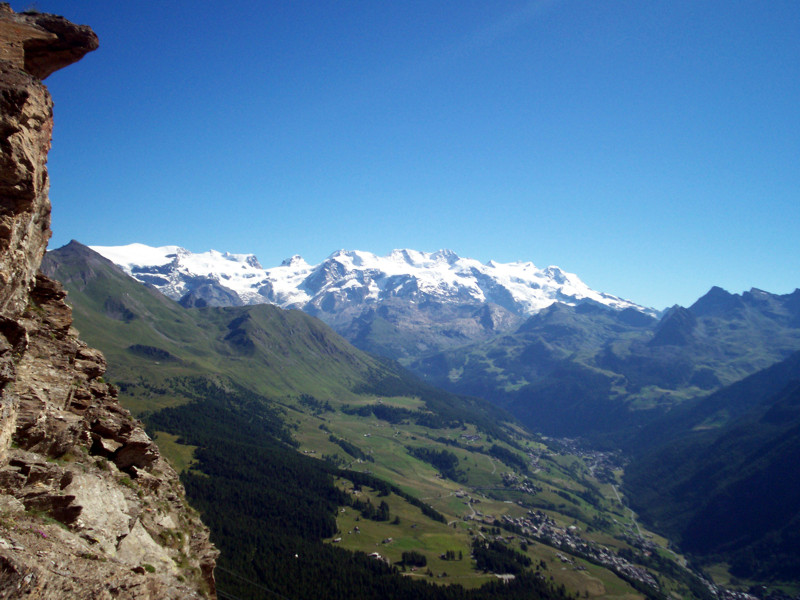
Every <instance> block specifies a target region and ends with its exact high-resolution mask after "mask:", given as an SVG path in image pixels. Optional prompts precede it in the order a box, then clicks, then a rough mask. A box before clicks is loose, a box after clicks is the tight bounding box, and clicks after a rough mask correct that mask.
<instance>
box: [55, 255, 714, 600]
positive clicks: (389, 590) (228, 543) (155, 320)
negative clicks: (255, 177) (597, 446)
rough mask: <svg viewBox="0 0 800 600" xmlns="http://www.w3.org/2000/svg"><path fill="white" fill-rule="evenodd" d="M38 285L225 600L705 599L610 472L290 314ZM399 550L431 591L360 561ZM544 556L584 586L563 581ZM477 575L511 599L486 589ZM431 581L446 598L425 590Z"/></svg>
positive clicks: (66, 259) (65, 277) (112, 269)
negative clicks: (206, 558)
mask: <svg viewBox="0 0 800 600" xmlns="http://www.w3.org/2000/svg"><path fill="white" fill-rule="evenodd" d="M42 269H43V271H44V272H45V273H49V274H51V275H53V276H57V277H59V278H60V279H61V280H62V281H63V282H64V285H65V288H66V289H67V290H68V291H69V296H68V298H69V301H70V302H71V303H72V305H73V306H74V314H75V325H76V326H77V327H78V328H79V329H80V330H81V333H82V335H83V336H85V337H86V338H87V339H90V340H92V342H93V343H96V344H97V345H98V346H100V347H101V348H102V349H103V351H104V352H105V354H106V355H107V357H108V360H109V365H110V366H109V370H108V374H107V376H108V378H109V380H110V381H111V382H113V384H114V385H115V386H117V387H118V389H119V395H120V398H121V399H122V400H123V402H125V403H126V405H127V406H129V407H130V408H131V409H132V410H133V411H134V412H135V413H136V414H137V415H139V416H141V417H142V418H143V420H144V421H145V423H146V424H147V425H148V427H149V429H150V431H151V433H152V434H153V435H154V436H156V439H157V441H158V443H159V444H160V445H161V446H162V448H163V449H164V452H165V454H167V455H168V456H169V457H170V458H171V459H172V460H174V461H175V463H176V466H177V468H179V469H181V471H182V475H181V477H182V480H183V482H184V485H185V486H186V489H187V493H188V496H189V499H190V500H191V501H192V503H193V504H194V505H195V506H196V507H197V508H198V509H199V510H201V512H202V514H203V518H204V520H205V521H206V522H207V523H208V525H209V527H210V528H211V531H212V534H213V536H214V539H215V543H217V544H218V546H219V548H220V549H221V551H222V555H221V556H220V559H219V566H220V570H219V572H218V583H219V586H220V590H224V591H225V593H229V594H232V595H235V596H236V597H239V598H256V597H262V596H261V595H260V591H259V590H258V589H254V588H253V587H252V585H248V584H247V582H246V581H243V580H241V579H238V578H237V577H236V576H234V575H242V576H244V577H246V578H247V579H248V580H249V581H251V582H256V584H257V585H262V586H267V587H269V589H271V590H275V591H276V592H278V593H279V594H283V595H284V596H286V597H315V598H364V599H365V600H366V599H367V598H374V597H378V596H390V597H396V598H409V599H410V598H415V599H416V598H441V599H443V600H444V599H445V598H453V599H456V598H457V599H463V600H467V599H472V600H479V599H482V598H502V597H521V596H525V597H537V598H542V599H547V598H554V599H555V598H559V599H560V600H564V599H565V598H566V594H565V592H564V591H563V589H562V588H560V587H559V586H561V585H565V586H567V587H568V588H569V589H570V590H574V592H575V593H581V594H583V595H585V594H586V593H588V592H590V591H591V592H592V593H593V594H595V595H598V596H602V597H606V598H627V597H631V595H633V594H635V592H636V591H637V590H646V591H647V593H648V594H652V593H655V590H656V588H655V587H654V585H657V586H663V587H664V589H669V590H672V591H675V592H676V593H680V594H691V593H692V592H691V590H696V589H701V590H702V589H703V584H701V582H700V580H699V579H698V578H697V577H696V576H695V575H693V574H691V573H690V572H688V571H686V570H684V569H681V568H679V567H678V565H677V564H676V563H674V561H672V559H668V560H667V561H666V562H664V563H656V562H653V561H650V560H649V559H647V557H646V555H645V554H644V551H645V549H647V548H655V546H653V545H649V544H650V543H649V542H647V541H645V540H644V539H643V538H642V539H639V538H637V537H636V536H637V534H636V533H635V526H634V523H633V522H632V521H631V519H630V517H629V515H628V514H627V511H626V510H625V508H624V506H623V505H622V504H621V502H620V500H619V497H618V496H617V495H616V493H615V488H614V481H615V480H614V475H613V473H612V471H613V468H614V464H615V463H614V458H613V457H612V456H610V455H608V456H606V455H602V454H600V455H598V454H594V453H584V452H581V451H579V450H577V449H570V448H563V447H560V446H558V445H556V444H554V445H553V446H552V447H550V446H548V445H547V444H545V443H543V442H542V440H541V439H539V438H537V437H536V436H532V435H530V434H529V433H528V432H527V431H525V429H524V428H522V427H521V426H520V425H519V423H517V422H516V421H515V419H514V418H513V417H512V416H510V415H509V414H507V413H506V412H505V411H503V410H502V409H500V408H498V407H497V406H493V405H492V404H491V403H489V402H488V401H486V400H482V399H479V398H469V397H464V396H456V395H454V394H451V393H448V392H445V391H442V390H439V389H436V388H434V387H432V386H430V385H428V384H425V383H423V382H422V381H420V380H419V379H417V378H416V377H414V376H413V375H412V374H411V373H409V372H407V371H405V370H404V369H403V368H402V367H400V366H399V365H398V364H397V363H396V362H394V361H391V360H389V359H385V358H378V357H374V356H370V355H368V354H367V353H365V352H363V351H361V350H358V349H356V348H355V347H353V346H352V345H350V344H349V343H348V342H347V341H345V340H344V339H343V338H342V337H341V336H339V335H338V334H336V333H335V332H334V331H333V330H332V328H330V327H329V326H327V325H325V324H324V323H322V322H321V321H320V320H318V319H316V318H314V317H312V316H310V315H307V314H305V313H304V312H302V311H299V310H285V309H281V308H279V307H276V306H270V305H265V304H258V305H247V306H229V307H211V306H206V307H202V308H186V307H183V306H181V305H180V304H178V303H177V302H175V301H173V300H171V299H169V298H167V297H166V296H164V295H163V294H161V293H159V292H158V291H157V290H155V289H153V288H152V287H148V286H144V285H141V284H140V283H139V282H137V281H135V280H134V279H132V278H131V277H129V276H127V275H126V274H125V273H123V272H122V270H121V269H119V268H118V267H117V266H116V265H114V264H113V263H111V262H110V261H109V260H107V259H105V258H104V257H102V256H100V255H99V254H97V253H96V252H93V251H92V250H91V249H89V248H87V247H85V246H82V245H81V244H79V243H77V242H72V243H71V244H69V245H67V246H64V247H63V248H59V249H57V250H55V251H52V252H49V253H48V254H47V256H46V257H45V260H44V261H43V264H42ZM312 457H313V458H312ZM589 465H592V468H590V467H589ZM594 469H596V472H595V470H594ZM536 511H538V513H537V512H536ZM542 511H547V512H546V513H545V512H542ZM390 515H391V516H390ZM490 530H491V537H487V536H489V535H490V533H489V532H490ZM484 531H485V532H486V533H484ZM501 531H502V532H505V535H504V536H501V534H500V532H501ZM479 532H480V533H479ZM476 536H477V537H476ZM634 538H636V539H639V542H637V543H639V544H641V545H642V548H643V550H641V551H639V550H636V551H635V552H634V551H632V550H631V548H630V544H631V540H632V539H634ZM499 539H502V540H503V541H502V543H501V542H498V541H497V540H499ZM324 540H327V542H328V543H323V541H324ZM480 540H492V541H493V542H494V544H493V545H492V546H491V547H487V549H486V550H487V551H490V552H488V553H484V549H483V545H482V543H481V542H480ZM534 540H536V541H535V542H534ZM345 548H346V549H347V550H349V551H352V550H356V551H360V552H356V553H355V554H354V553H353V552H346V551H345ZM409 549H413V550H414V551H415V552H416V553H417V555H416V558H414V559H413V560H422V557H424V558H425V560H426V561H427V569H426V571H427V572H429V573H430V575H428V574H427V572H426V573H423V572H422V571H421V570H420V571H419V572H415V571H416V569H411V571H410V572H408V574H407V576H405V577H401V576H399V573H397V572H396V571H393V570H392V569H390V568H389V567H387V566H386V565H385V563H384V562H383V561H382V560H375V558H374V557H373V558H369V557H367V554H374V553H375V552H376V551H377V552H378V553H379V554H380V555H381V556H384V557H387V558H389V559H390V560H391V561H392V562H393V563H398V562H400V561H402V560H405V559H404V558H403V554H404V552H406V551H408V550H409ZM647 551H649V550H647ZM662 551H663V548H662ZM571 552H572V553H577V554H572V555H571V554H570V553H571ZM472 553H476V559H475V560H472V559H470V558H466V557H469V556H470V554H472ZM563 553H566V554H563ZM484 554H486V558H487V560H489V561H493V563H491V565H492V566H490V562H486V563H485V562H483V561H484V559H483V558H482V557H483V556H484ZM462 555H463V556H464V557H465V558H464V560H460V559H456V556H462ZM623 555H624V556H623ZM559 556H563V557H565V558H564V560H572V561H580V564H586V565H588V566H587V569H588V568H590V569H591V576H590V577H584V576H583V575H579V576H577V577H576V576H575V573H576V572H577V571H573V570H570V571H566V570H564V571H562V570H561V566H562V565H563V564H564V561H563V560H562V559H561V558H559ZM567 556H572V558H566V557H567ZM409 560H412V559H409ZM477 560H480V561H481V562H480V563H477V564H476V561H477ZM478 564H480V565H485V566H481V567H480V568H478ZM526 564H531V565H535V566H531V569H530V570H528V569H526V568H525V565H526ZM406 566H411V565H406ZM486 570H488V571H494V572H503V573H516V574H517V579H516V580H514V581H511V582H509V583H508V584H499V585H500V587H499V588H498V586H497V585H496V584H493V583H492V582H493V581H496V579H495V577H494V576H493V575H491V574H489V573H485V572H481V571H486ZM536 570H538V571H541V572H545V573H547V574H548V575H552V576H553V579H552V580H551V579H550V578H549V577H547V578H545V577H543V576H538V575H535V574H534V571H536ZM231 573H233V574H234V575H231ZM434 573H435V575H436V577H438V578H440V583H450V584H458V585H447V586H439V585H428V584H425V583H423V582H424V581H427V580H428V578H429V577H432V576H433V575H434ZM656 576H657V577H658V580H656ZM480 585H482V586H483V587H477V588H476V586H480ZM461 586H465V587H467V588H470V589H468V590H465V589H463V588H462V587H461ZM472 588H476V589H472ZM559 590H561V591H559ZM654 597H656V596H654ZM657 597H661V596H657ZM700 597H703V598H709V599H710V598H711V596H709V595H708V593H706V594H705V595H701V596H700Z"/></svg>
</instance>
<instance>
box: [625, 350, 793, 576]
mask: <svg viewBox="0 0 800 600" xmlns="http://www.w3.org/2000/svg"><path fill="white" fill-rule="evenodd" d="M662 425H663V426H660V427H656V426H653V427H652V432H651V433H653V434H655V435H656V436H657V437H655V438H654V439H655V440H657V442H656V443H655V444H649V445H648V446H647V449H646V450H642V451H640V452H638V453H637V454H636V455H635V458H634V460H633V462H632V463H631V465H630V466H629V467H628V469H627V472H626V477H625V486H626V489H627V490H628V492H629V497H630V498H631V502H632V503H633V505H634V507H635V508H636V509H637V510H638V511H640V513H641V516H642V517H643V519H645V520H646V521H648V522H649V523H651V524H652V525H653V526H654V527H656V528H657V529H659V530H661V531H663V532H665V533H666V534H668V535H670V536H671V537H673V538H674V539H676V541H678V542H679V543H680V545H681V548H682V549H683V550H685V551H687V552H691V553H692V554H694V555H695V556H697V557H698V558H700V559H702V560H703V561H704V562H705V563H715V562H719V563H723V562H724V563H728V564H730V566H731V572H732V573H733V574H734V575H736V576H738V577H741V578H743V579H752V580H757V581H770V580H777V581H797V580H798V579H800V533H798V531H800V529H799V528H798V526H800V479H798V477H797V465H798V464H800V352H798V353H795V354H793V355H792V356H790V357H789V358H788V359H786V360H784V361H782V362H780V363H778V364H776V365H774V366H772V367H770V368H768V369H765V370H763V371H760V372H758V373H755V374H754V375H751V376H750V377H747V378H746V379H744V380H742V381H740V382H738V383H736V384H734V385H731V386H729V387H726V388H723V389H721V390H720V391H718V392H717V393H715V394H713V395H711V396H709V397H707V398H703V399H701V400H698V401H696V402H694V403H692V404H691V405H689V406H686V407H684V408H683V409H682V410H680V411H678V412H677V413H676V414H675V415H674V416H672V415H671V416H670V418H669V419H667V420H666V421H664V423H663V424H662ZM658 429H661V432H660V433H656V430H658ZM645 437H647V436H646V435H643V436H642V438H645ZM639 445H640V446H641V445H643V441H642V440H639Z"/></svg>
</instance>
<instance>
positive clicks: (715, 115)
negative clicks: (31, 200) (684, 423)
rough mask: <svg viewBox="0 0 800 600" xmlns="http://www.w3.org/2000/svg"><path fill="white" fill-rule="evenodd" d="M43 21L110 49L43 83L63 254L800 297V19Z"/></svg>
mask: <svg viewBox="0 0 800 600" xmlns="http://www.w3.org/2000/svg"><path fill="white" fill-rule="evenodd" d="M33 4H34V6H35V7H37V8H38V9H39V10H42V11H45V12H55V13H59V14H63V15H65V16H67V17H68V18H70V19H71V20H73V21H75V22H79V23H85V24H88V25H91V26H92V27H93V28H94V30H95V31H96V32H97V34H98V35H99V37H100V49H99V50H98V51H96V52H94V53H92V54H90V55H88V56H86V57H85V58H84V59H83V60H82V61H81V62H80V63H78V64H76V65H73V66H71V67H69V68H67V69H64V70H63V71H59V72H57V73H55V74H54V75H52V76H51V77H50V78H49V79H48V80H47V83H48V85H49V87H50V89H51V92H52V94H53V96H54V100H55V104H56V107H55V115H56V128H55V133H54V145H53V150H52V152H51V157H50V175H51V182H52V183H51V186H52V187H51V198H52V201H53V205H54V209H53V220H54V221H53V231H54V235H53V239H52V241H51V248H52V247H58V246H61V245H63V244H65V243H67V242H68V241H69V240H70V239H73V238H74V239H77V240H79V241H81V242H82V243H85V244H101V245H117V244H127V243H131V242H142V243H145V244H150V245H154V246H160V245H166V244H177V245H181V246H184V247H186V248H188V249H190V250H192V251H205V250H208V249H209V248H214V249H217V250H223V251H224V250H227V251H230V252H241V253H245V252H252V253H254V254H256V255H257V256H258V258H259V259H260V261H261V262H262V264H263V265H264V266H265V267H268V266H274V265H276V264H278V263H279V262H280V261H281V260H282V259H284V258H286V257H288V256H291V255H293V254H300V255H302V256H303V257H304V258H306V260H308V261H309V262H312V263H316V262H319V261H321V260H323V259H324V258H325V257H326V256H328V255H329V254H330V253H332V252H334V251H335V250H338V249H340V248H346V249H358V250H367V251H371V252H374V253H377V254H386V253H388V252H389V251H390V250H392V249H393V248H403V247H407V248H414V249H417V250H423V251H434V250H437V249H440V248H449V249H452V250H455V251H456V252H457V253H459V254H460V255H462V256H468V257H472V258H477V259H479V260H481V261H487V260H489V259H494V260H497V261H501V262H509V261H514V260H530V261H533V262H534V263H535V264H536V265H537V266H540V267H545V266H548V265H551V264H554V265H558V266H560V267H562V268H563V269H565V270H567V271H571V272H574V273H577V274H578V275H579V276H580V277H581V278H582V279H583V280H584V281H585V282H586V283H587V284H589V285H590V286H592V287H594V288H595V289H598V290H601V291H606V292H610V293H613V294H616V295H619V296H623V297H625V298H628V299H631V300H633V301H636V302H639V303H641V304H645V305H648V306H654V307H656V308H664V307H666V306H668V305H672V304H675V303H678V304H683V305H688V304H691V303H692V302H693V301H694V300H695V299H697V297H699V296H700V295H702V294H703V293H705V292H706V291H707V290H708V289H709V288H710V287H711V286H712V285H720V286H722V287H724V288H725V289H728V290H729V291H732V292H741V291H743V290H746V289H749V288H750V287H758V288H762V289H766V290H767V291H771V292H775V293H788V292H791V291H792V290H794V289H795V288H796V287H798V286H800V2H797V1H795V0H789V1H781V0H769V1H766V0H764V1H762V2H752V1H736V0H724V1H703V0H686V1H667V2H657V1H647V0H632V1H609V2H595V1H569V0H564V1H549V2H546V1H545V2H541V1H534V2H523V1H506V2H494V1H491V2H490V1H481V2H474V1H469V0H453V1H436V0H424V1H412V2H409V1H403V2H383V1H380V0H377V1H376V0H365V1H347V0H340V1H330V2H323V1H320V0H315V1H304V0H294V1H289V0H286V1H282V2H256V1H250V2H244V1H242V2H239V1H235V0H231V1H228V2H211V1H188V0H187V1H170V2H155V1H144V2H121V1H114V2H109V1H108V0H102V1H100V0H98V1H89V0H82V1H81V2H73V1H55V0H54V1H49V0H39V1H38V2H35V3H33ZM30 5H31V3H30V2H12V6H13V7H14V8H15V10H21V9H24V8H26V7H28V6H30Z"/></svg>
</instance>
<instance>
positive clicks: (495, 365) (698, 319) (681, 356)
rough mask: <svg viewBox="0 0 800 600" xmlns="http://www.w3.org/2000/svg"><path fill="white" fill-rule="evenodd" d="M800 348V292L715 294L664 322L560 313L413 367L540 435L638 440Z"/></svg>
mask: <svg viewBox="0 0 800 600" xmlns="http://www.w3.org/2000/svg"><path fill="white" fill-rule="evenodd" d="M797 349H800V290H797V291H795V292H794V293H792V294H787V295H783V296H780V295H774V294H769V293H767V292H763V291H760V290H751V291H750V292H745V293H744V294H741V295H734V294H730V293H728V292H726V291H724V290H722V289H720V288H712V289H711V291H709V292H708V294H706V295H705V296H703V297H702V298H701V299H700V300H698V301H697V302H696V303H695V304H693V305H692V306H691V307H689V308H683V307H679V306H676V307H673V308H672V309H670V310H669V311H667V312H666V314H665V315H664V316H663V317H662V318H661V319H660V320H656V319H655V318H652V317H650V316H648V315H646V314H643V313H641V312H639V311H634V310H630V309H626V310H623V311H612V310H608V309H606V308H605V307H601V306H598V305H591V304H585V305H578V306H574V307H571V306H566V305H561V304H554V305H552V306H551V307H549V308H547V309H545V310H543V311H541V312H540V313H538V314H537V315H534V316H532V317H530V318H529V319H528V320H527V321H526V322H525V323H523V324H522V325H521V326H520V327H519V328H518V329H517V330H516V331H514V332H513V333H507V334H504V335H501V336H497V337H496V338H494V339H492V340H490V341H488V342H484V343H479V344H473V345H468V346H464V347H461V348H457V349H452V350H448V351H445V352H440V353H435V354H431V355H427V356H424V357H422V358H419V359H417V360H415V361H412V362H411V363H410V364H409V368H411V369H412V370H413V371H414V372H416V373H417V374H419V375H421V376H423V377H425V378H426V379H427V380H428V381H430V382H431V383H433V384H434V385H437V386H440V387H443V388H445V389H448V390H451V391H453V392H457V393H469V394H474V395H480V396H482V397H484V398H492V399H493V400H494V401H495V402H496V403H497V404H499V405H500V406H503V407H505V408H507V409H508V410H509V412H511V413H512V414H513V415H515V416H516V417H517V418H518V419H520V420H521V421H522V422H523V423H525V424H526V425H527V426H528V427H530V428H532V429H533V430H539V431H543V432H546V433H549V434H554V435H570V436H574V435H589V436H597V435H602V434H614V435H616V436H617V437H618V439H619V436H620V435H623V436H628V435H630V434H632V433H634V432H635V431H636V429H637V428H638V427H640V426H641V425H643V424H646V423H648V422H650V421H653V420H654V419H657V418H659V417H660V416H661V415H663V414H665V413H666V412H667V411H668V410H669V409H671V408H673V407H675V406H677V405H680V404H681V403H683V402H685V401H686V400H688V399H691V398H696V397H700V396H704V395H707V394H708V393H710V392H713V391H714V390H716V389H719V388H720V387H722V386H724V385H728V384H730V383H733V382H734V381H737V380H738V379H741V378H742V377H746V376H747V375H750V374H752V373H754V372H756V371H757V370H759V369H763V368H766V367H768V366H769V365H771V364H773V363H775V362H777V361H780V360H782V359H784V358H786V356H788V355H789V354H790V353H791V352H793V351H795V350H797Z"/></svg>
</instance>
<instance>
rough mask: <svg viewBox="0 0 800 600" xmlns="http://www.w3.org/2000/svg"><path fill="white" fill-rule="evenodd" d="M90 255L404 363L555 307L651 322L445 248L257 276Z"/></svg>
mask: <svg viewBox="0 0 800 600" xmlns="http://www.w3.org/2000/svg"><path fill="white" fill-rule="evenodd" d="M91 248H92V249H93V250H94V251H96V252H98V253H99V254H101V255H103V256H105V257H106V258H108V259H109V260H111V261H112V262H114V263H115V264H117V265H118V266H119V267H120V268H122V270H123V271H125V272H126V273H127V274H128V275H130V276H132V277H134V278H135V279H137V280H138V281H140V282H141V283H145V284H148V285H151V286H153V287H155V288H156V289H158V290H159V291H161V292H162V293H163V294H165V295H166V296H168V297H170V298H172V299H173V300H176V301H178V302H179V303H180V304H182V305H183V306H186V307H202V306H239V305H248V304H274V305H277V306H279V307H281V308H297V309H301V310H303V311H305V312H306V313H308V314H310V315H313V316H315V317H317V318H319V319H321V320H322V321H324V322H326V323H327V324H328V325H330V326H331V327H333V328H334V329H335V330H336V331H337V332H338V333H339V334H340V335H343V336H344V337H345V338H346V339H347V340H348V341H350V342H351V343H353V344H354V345H356V346H357V347H358V348H360V349H362V350H366V351H368V352H372V353H375V354H380V355H382V356H387V357H389V358H393V359H396V360H400V361H401V362H404V361H410V360H411V359H413V358H414V357H416V356H419V355H420V354H424V353H429V352H436V351H440V350H444V349H447V348H452V347H455V346H460V345H463V344H465V343H471V342H475V341H484V340H487V339H489V338H491V337H492V336H495V335H497V334H498V333H503V332H507V331H511V330H513V329H515V328H516V327H517V326H518V325H519V324H520V323H521V322H522V320H524V319H525V318H527V317H529V316H531V315H533V314H536V313H538V312H540V311H542V310H544V309H546V308H547V307H549V306H552V305H553V304H554V303H561V304H567V305H575V306H577V305H597V306H603V307H607V308H610V309H612V310H619V311H622V310H628V311H637V312H640V313H642V314H645V315H650V316H653V315H655V314H657V313H656V311H655V310H653V309H650V308H645V307H642V306H639V305H637V304H635V303H633V302H630V301H628V300H623V299H621V298H618V297H616V296H613V295H611V294H606V293H603V292H597V291H595V290H592V289H591V288H589V287H588V286H587V285H586V284H584V283H583V282H582V281H581V280H580V279H579V278H578V277H577V275H574V274H572V273H567V272H565V271H563V270H561V269H560V268H558V267H555V266H550V267H547V268H545V269H539V268H537V267H536V266H535V265H534V264H533V263H531V262H514V263H499V262H496V261H489V262H487V263H481V262H479V261H477V260H474V259H471V258H462V257H460V256H458V255H457V254H456V253H455V252H453V251H451V250H439V251H437V252H419V251H417V250H410V249H401V250H394V251H392V252H391V253H390V254H388V255H386V256H376V255H375V254H372V253H369V252H364V251H359V250H350V251H348V250H337V251H336V252H334V253H332V254H331V255H330V256H329V257H328V258H327V259H326V260H324V261H323V262H321V263H319V264H317V265H310V264H308V263H307V262H306V261H305V260H304V259H303V258H302V257H300V256H297V255H295V256H293V257H291V258H289V259H286V260H284V261H283V262H282V263H281V264H280V265H279V266H276V267H271V268H268V269H264V268H263V267H262V266H261V264H260V263H259V261H258V259H257V258H256V257H255V256H254V255H252V254H231V253H223V252H217V251H215V250H211V251H209V252H205V253H199V254H193V253H191V252H189V251H188V250H185V249H183V248H181V247H179V246H163V247H160V248H153V247H150V246H145V245H143V244H129V245H127V246H91Z"/></svg>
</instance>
